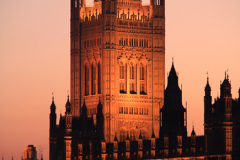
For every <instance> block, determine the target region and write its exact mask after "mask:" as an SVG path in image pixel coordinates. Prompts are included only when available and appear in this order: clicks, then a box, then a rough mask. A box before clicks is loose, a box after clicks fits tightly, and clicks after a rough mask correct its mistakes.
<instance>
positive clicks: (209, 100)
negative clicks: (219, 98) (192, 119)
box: [204, 77, 212, 124]
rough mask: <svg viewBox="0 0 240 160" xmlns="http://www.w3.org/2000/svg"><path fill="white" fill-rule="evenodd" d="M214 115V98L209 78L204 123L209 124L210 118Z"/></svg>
mask: <svg viewBox="0 0 240 160" xmlns="http://www.w3.org/2000/svg"><path fill="white" fill-rule="evenodd" d="M211 114H212V96H211V87H210V85H209V78H208V77H207V84H206V86H205V96H204V123H205V124H206V123H209V120H210V119H209V118H210V116H211Z"/></svg>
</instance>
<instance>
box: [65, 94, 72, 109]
mask: <svg viewBox="0 0 240 160" xmlns="http://www.w3.org/2000/svg"><path fill="white" fill-rule="evenodd" d="M66 106H71V103H70V101H69V95H68V100H67V103H66Z"/></svg>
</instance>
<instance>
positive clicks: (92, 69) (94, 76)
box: [91, 63, 96, 95]
mask: <svg viewBox="0 0 240 160" xmlns="http://www.w3.org/2000/svg"><path fill="white" fill-rule="evenodd" d="M91 71H92V75H91V76H92V82H91V83H92V84H91V85H92V95H94V94H95V93H96V67H95V66H94V65H93V63H92V65H91Z"/></svg>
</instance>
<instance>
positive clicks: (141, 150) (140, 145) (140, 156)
mask: <svg viewBox="0 0 240 160" xmlns="http://www.w3.org/2000/svg"><path fill="white" fill-rule="evenodd" d="M142 156H143V139H142V134H141V131H140V134H139V137H138V158H142Z"/></svg>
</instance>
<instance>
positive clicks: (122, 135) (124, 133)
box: [120, 130, 126, 142]
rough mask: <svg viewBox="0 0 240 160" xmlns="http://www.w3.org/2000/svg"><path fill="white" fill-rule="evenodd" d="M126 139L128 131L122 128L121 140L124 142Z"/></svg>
mask: <svg viewBox="0 0 240 160" xmlns="http://www.w3.org/2000/svg"><path fill="white" fill-rule="evenodd" d="M125 139H126V131H125V130H121V131H120V142H124V141H125Z"/></svg>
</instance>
